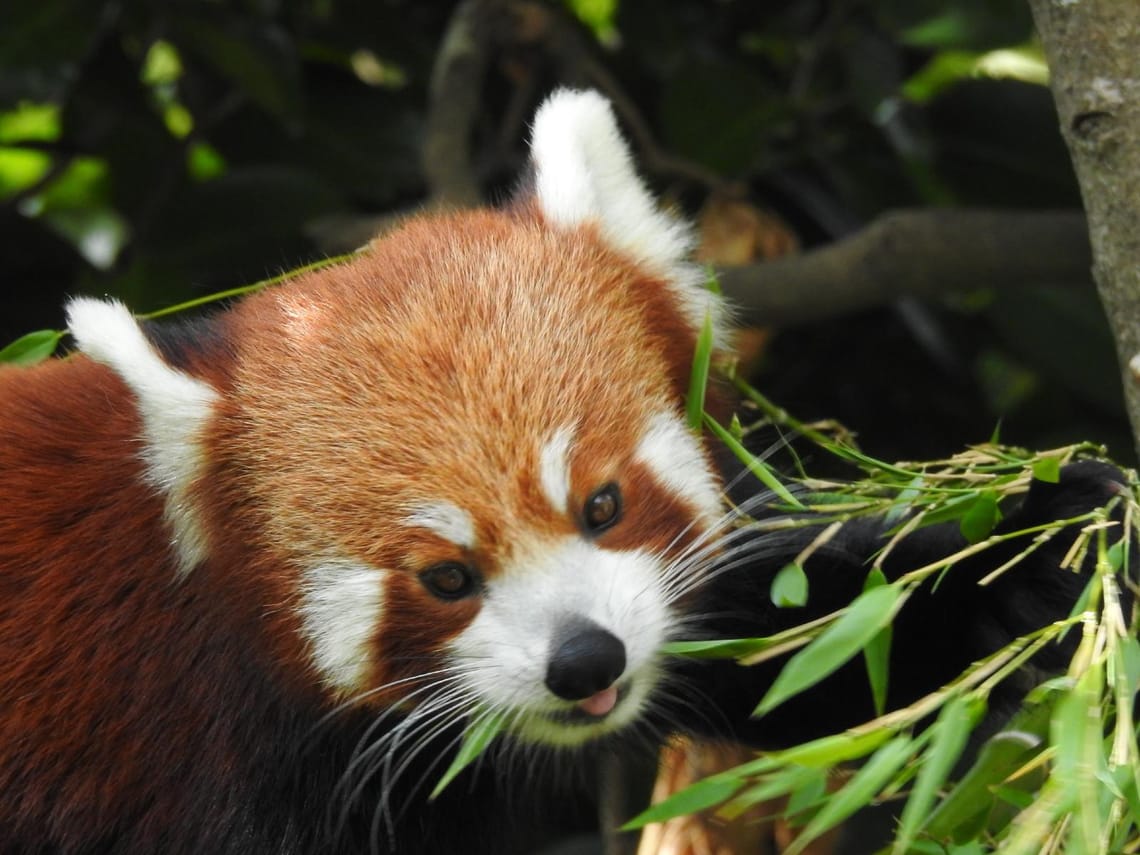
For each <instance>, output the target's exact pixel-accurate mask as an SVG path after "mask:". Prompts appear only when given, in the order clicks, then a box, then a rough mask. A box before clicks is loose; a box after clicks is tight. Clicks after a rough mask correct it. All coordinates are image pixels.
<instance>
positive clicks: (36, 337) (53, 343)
mask: <svg viewBox="0 0 1140 855" xmlns="http://www.w3.org/2000/svg"><path fill="white" fill-rule="evenodd" d="M61 338H63V333H61V332H57V331H56V330H36V332H30V333H28V334H27V335H22V336H20V337H19V338H18V339H16V340H15V341H14V342H12V343H11V344H9V345H8V346H7V347H5V348H4V349H3V350H0V362H7V363H9V364H12V365H35V364H36V363H37V362H43V361H44V360H45V359H47V358H48V357H49V356H51V355H52V354H53V353H55V349H56V348H57V347H58V346H59V340H60V339H61Z"/></svg>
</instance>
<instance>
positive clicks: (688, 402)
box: [685, 312, 713, 431]
mask: <svg viewBox="0 0 1140 855" xmlns="http://www.w3.org/2000/svg"><path fill="white" fill-rule="evenodd" d="M712 351H713V322H712V314H711V313H709V312H705V322H704V323H703V324H702V325H701V331H700V333H699V334H698V335H697V349H696V352H695V353H694V354H693V369H692V372H691V373H690V375H689V394H688V396H687V397H686V399H685V421H686V422H688V425H689V429H690V430H694V431H699V430H700V429H701V425H702V423H703V422H704V412H705V391H706V390H707V389H708V385H709V366H710V365H711V364H712Z"/></svg>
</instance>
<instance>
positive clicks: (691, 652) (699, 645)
mask: <svg viewBox="0 0 1140 855" xmlns="http://www.w3.org/2000/svg"><path fill="white" fill-rule="evenodd" d="M774 643H776V642H773V641H770V640H769V639H767V638H724V639H717V640H715V641H670V642H668V643H666V644H663V645H661V651H662V652H663V653H666V654H668V655H670V656H686V657H688V658H690V659H739V658H741V657H742V656H751V655H752V654H753V653H757V652H759V651H761V650H763V649H765V648H766V647H769V646H771V645H772V644H774Z"/></svg>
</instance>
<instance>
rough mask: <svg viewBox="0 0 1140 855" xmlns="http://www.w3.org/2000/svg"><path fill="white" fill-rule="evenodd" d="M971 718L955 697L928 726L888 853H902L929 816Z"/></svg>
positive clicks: (959, 752) (959, 751) (964, 704)
mask: <svg viewBox="0 0 1140 855" xmlns="http://www.w3.org/2000/svg"><path fill="white" fill-rule="evenodd" d="M974 721H975V717H974V715H973V714H972V712H971V709H970V704H969V702H968V701H967V700H966V699H965V698H963V697H960V696H959V697H955V698H952V699H951V700H950V702H949V703H947V704H946V706H944V707H943V708H942V712H941V713H939V715H938V720H937V721H935V722H934V724H933V725H931V729H932V736H931V743H930V748H929V749H928V750H927V751H926V753H925V754H924V755H923V757H922V766H921V767H920V768H919V771H918V777H917V778H916V779H915V782H914V787H913V788H912V789H911V792H910V798H908V799H907V802H906V807H905V808H903V813H902V819H901V820H900V822H899V830H898V833H897V834H896V835H895V845H894V849H893V850H892V851H893V852H894V853H896V855H902V853H904V852H906V850H907V846H909V845H910V842H911V841H912V840H913V839H914V837H915V834H916V833H917V832H918V829H919V826H920V825H921V824H922V822H923V820H925V819H926V818H927V817H928V816H929V815H930V808H931V806H932V805H933V804H934V799H935V796H936V795H937V792H938V789H939V788H940V787H941V786H942V785H943V784H944V783H945V782H946V778H947V776H948V775H949V774H950V771H951V770H952V769H953V768H954V764H955V763H956V762H957V761H958V758H959V757H960V756H961V755H962V750H963V749H964V748H965V747H966V738H967V737H968V736H969V735H970V730H971V729H972V728H973V724H974Z"/></svg>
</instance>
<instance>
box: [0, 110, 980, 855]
mask: <svg viewBox="0 0 1140 855" xmlns="http://www.w3.org/2000/svg"><path fill="white" fill-rule="evenodd" d="M531 156H532V162H533V163H532V166H533V176H532V183H531V185H530V186H531V189H530V191H529V192H528V193H527V194H526V195H525V196H524V197H523V198H522V199H521V200H519V201H518V202H517V203H516V204H514V205H512V206H509V207H508V208H506V209H504V210H499V211H492V210H478V211H472V212H459V213H451V214H433V215H425V216H421V217H417V218H413V219H411V220H410V221H409V222H407V223H406V224H405V225H403V226H402V227H401V228H399V229H398V230H397V231H395V232H394V233H393V234H391V235H390V236H387V237H384V238H383V239H379V240H377V241H376V242H374V243H373V244H372V245H371V246H370V247H368V248H367V250H366V251H362V252H360V253H359V254H357V255H356V256H354V257H353V258H352V259H351V260H349V261H345V262H342V263H338V264H335V265H332V266H329V267H326V268H324V269H321V270H319V271H316V272H309V273H303V274H299V275H297V276H296V277H295V278H293V279H292V280H290V281H288V282H286V283H284V284H281V285H279V286H276V287H273V288H270V289H267V290H265V291H262V292H259V293H256V294H254V295H252V296H249V297H247V298H246V299H244V300H242V301H240V302H238V303H236V304H235V305H233V306H232V307H230V308H228V309H227V310H225V311H223V312H221V313H219V314H217V315H215V316H213V317H210V318H206V319H203V320H199V321H195V322H191V323H188V324H186V325H184V326H175V327H159V326H153V325H140V324H139V323H138V322H136V320H135V319H134V317H132V315H131V314H130V312H129V311H128V310H127V308H125V307H124V306H123V305H121V304H119V303H116V302H113V301H100V300H93V299H88V298H79V299H75V300H73V301H72V302H71V303H70V304H69V306H68V309H67V311H68V319H69V329H70V332H71V334H72V336H73V337H74V339H75V341H76V343H77V344H78V349H79V351H80V352H79V353H76V354H73V355H71V356H70V357H67V358H64V359H60V360H55V361H51V362H48V363H45V364H41V365H39V366H35V367H30V368H14V367H7V368H3V369H2V370H0V402H2V406H0V411H2V413H3V418H2V419H0V473H2V478H0V674H2V675H3V676H2V678H0V850H2V851H5V852H60V853H87V852H109V853H158V852H162V853H183V852H185V853H203V852H211V853H226V852H232V853H239V852H240V853H284V854H285V855H292V854H293V853H295V855H302V853H318V852H319V853H324V852H367V851H377V852H385V851H391V852H412V853H428V855H430V853H452V852H465V853H474V852H496V853H504V852H505V853H510V852H530V851H534V848H533V847H535V846H537V845H538V844H539V843H540V842H541V841H543V840H545V839H547V838H548V837H549V835H550V834H551V833H552V830H560V829H567V828H582V827H588V825H589V822H590V811H591V798H590V795H589V789H590V781H589V779H588V776H587V774H586V773H581V774H579V773H576V772H575V771H574V768H573V767H577V766H579V765H581V766H582V767H583V768H585V766H586V764H587V763H588V757H589V753H590V746H592V745H607V744H609V743H608V742H607V740H609V739H610V738H611V737H614V736H615V735H619V734H622V733H628V732H632V733H634V734H635V735H636V737H637V738H638V739H640V740H641V741H642V742H643V743H648V744H649V745H653V744H656V743H657V742H658V741H659V740H660V739H661V738H662V737H663V736H665V735H666V734H667V732H668V730H669V729H670V728H674V727H677V728H683V727H687V726H693V727H697V728H700V727H703V726H705V725H707V724H715V722H714V719H717V718H718V717H719V718H721V719H724V720H725V722H726V724H728V726H729V727H730V729H731V728H736V729H737V731H738V732H739V733H742V734H743V735H744V736H745V737H747V738H750V739H752V738H754V739H756V741H762V740H763V738H764V737H766V736H768V735H770V734H768V733H761V732H760V731H759V730H757V729H756V727H754V725H753V724H752V723H751V722H750V720H749V715H748V714H749V711H750V710H751V707H752V705H753V704H754V702H755V700H756V698H757V697H759V694H758V692H757V691H756V690H755V681H756V680H758V679H768V678H769V677H770V675H765V674H764V673H763V672H757V674H758V675H759V676H752V677H750V681H751V682H749V683H748V685H747V686H746V685H745V684H744V683H742V682H741V681H740V680H739V679H738V678H736V677H734V676H732V675H731V674H729V673H728V672H727V671H725V670H724V668H723V667H721V666H711V667H710V668H709V669H708V670H707V671H703V672H701V673H702V674H705V675H706V676H705V677H703V678H702V677H701V676H700V675H694V674H682V675H681V676H680V677H676V678H675V679H674V678H673V677H671V676H670V674H671V672H670V666H669V665H668V663H665V662H664V661H663V659H662V657H661V654H660V653H659V650H660V648H661V646H662V644H663V643H664V642H666V641H668V640H671V639H675V638H678V637H680V636H683V635H686V634H687V633H690V632H693V631H695V630H696V627H697V624H698V623H699V622H700V621H701V620H702V619H703V618H705V617H708V616H710V615H715V614H716V613H717V610H718V609H720V610H721V611H723V612H725V613H727V612H729V611H731V609H730V608H729V607H728V606H727V605H725V604H726V603H730V604H731V606H732V608H735V609H737V610H738V612H739V614H738V616H740V615H742V616H743V619H744V620H745V621H746V622H748V629H750V630H752V634H756V635H758V634H761V633H762V632H763V631H765V630H767V629H770V628H771V627H772V625H773V622H774V621H776V620H778V618H775V617H773V616H772V614H771V610H770V609H768V608H765V606H764V605H763V604H764V603H765V601H766V599H767V589H766V587H765V582H764V579H765V578H770V576H769V577H765V576H764V575H763V572H761V571H757V573H756V574H754V575H751V576H748V577H747V578H743V577H738V578H737V579H736V582H735V584H737V585H738V587H736V588H722V589H719V590H721V591H722V594H721V601H720V605H719V606H717V605H716V604H715V602H714V601H713V600H708V601H704V602H703V603H700V604H698V603H699V598H697V597H698V594H699V593H700V592H701V590H702V585H703V580H704V579H705V578H706V577H709V576H710V575H711V572H710V568H711V566H712V565H713V563H714V561H715V558H714V556H715V554H716V553H717V552H718V551H720V552H723V551H724V550H723V549H722V547H723V545H724V538H723V537H722V535H723V531H724V529H725V525H726V521H727V520H728V519H729V517H727V516H726V515H725V512H724V510H723V507H722V503H723V494H722V491H723V482H722V480H721V477H720V475H719V474H718V470H717V466H716V465H715V461H714V454H713V451H712V450H711V449H710V448H709V447H708V446H706V444H705V440H704V439H703V438H702V437H700V436H698V435H697V434H695V433H694V432H693V431H691V430H690V429H689V428H688V427H687V426H686V424H685V421H684V418H683V405H684V394H685V390H686V386H687V384H688V377H689V372H690V367H689V366H690V360H691V354H692V351H693V348H694V344H695V342H696V339H697V336H698V331H699V330H700V329H701V327H702V325H703V324H704V323H705V319H706V317H708V318H711V319H712V321H713V324H714V327H715V329H716V339H717V342H718V344H719V345H721V346H723V345H724V344H725V342H726V337H727V333H726V312H725V309H724V308H723V307H722V306H721V305H720V302H719V299H718V298H717V297H716V296H715V295H714V294H713V293H711V292H710V291H708V290H706V288H705V287H704V286H703V284H702V279H703V277H702V275H701V271H700V270H698V269H697V268H695V267H694V266H693V265H692V264H691V263H690V262H689V260H688V253H689V250H690V237H689V232H688V231H687V229H686V227H685V226H684V225H683V224H681V223H679V222H678V221H675V220H674V219H673V218H671V217H670V216H668V215H666V214H664V213H662V212H661V211H659V210H658V208H657V207H656V205H655V203H654V200H653V199H652V197H651V196H650V194H649V193H648V191H647V190H646V188H645V186H644V185H643V184H642V182H641V181H640V179H639V178H638V176H637V174H636V172H635V170H634V167H633V164H632V159H631V157H630V154H629V152H628V150H627V148H626V146H625V144H624V142H623V141H622V139H621V137H620V135H619V132H618V129H617V126H616V123H615V120H614V117H613V114H612V112H611V110H610V107H609V105H608V104H607V103H606V102H605V101H604V99H602V98H601V97H600V96H598V95H596V94H593V93H587V92H572V91H562V92H559V93H556V94H555V95H553V96H552V97H551V98H550V99H549V100H548V101H547V102H546V103H545V104H544V106H543V107H542V108H541V109H540V110H539V112H538V114H537V116H536V118H535V120H534V125H533V135H532V139H531ZM778 546H779V545H778V544H769V545H767V546H764V547H762V548H757V549H756V550H755V551H754V552H753V553H750V554H748V555H746V556H745V559H747V560H745V559H741V558H740V555H741V554H742V553H741V552H740V549H741V547H739V546H737V547H735V550H736V551H735V552H733V555H734V557H735V559H736V560H735V561H734V566H735V565H740V564H747V563H748V562H749V561H751V562H752V563H754V564H756V565H758V566H761V567H767V566H770V565H773V564H774V565H775V566H776V567H777V569H778V567H779V566H781V564H782V560H781V559H778V557H777V553H778ZM795 548H796V549H798V547H795ZM873 549H874V546H857V547H852V548H851V550H850V554H848V552H847V551H844V550H836V551H834V552H833V553H832V559H833V560H834V561H837V562H844V561H847V562H852V561H853V562H854V563H855V564H858V562H859V560H860V558H859V556H861V555H867V554H870V553H871V552H872V551H873ZM860 550H862V551H860ZM825 551H826V550H825ZM899 553H900V554H905V550H902V549H900V550H899ZM792 554H794V552H793V553H792ZM851 556H854V558H852V557H851ZM821 560H823V559H821ZM731 576H732V574H730V573H724V574H722V575H721V577H720V578H721V579H724V580H729V579H730V578H731ZM859 584H861V576H860V577H858V578H856V576H855V575H854V574H852V575H851V576H850V578H849V579H848V580H847V581H842V580H839V581H836V582H835V584H834V585H832V586H831V588H830V593H828V594H827V595H826V596H824V597H823V598H822V603H823V604H824V605H826V604H827V602H828V601H829V599H834V598H837V597H844V596H847V597H850V596H851V595H852V590H854V591H857V589H858V585H859ZM852 586H854V588H853V589H852ZM948 587H949V586H948ZM849 589H851V590H849ZM958 655H959V656H962V655H966V654H965V653H960V654H958ZM967 661H968V660H967ZM702 679H703V680H704V682H701V681H702ZM686 681H689V682H686ZM851 691H852V692H856V693H857V692H858V689H852V690H851ZM864 692H865V690H864ZM702 699H708V700H709V701H710V704H709V705H707V706H706V707H705V708H703V709H701V708H700V707H701V703H702ZM659 701H660V702H661V704H660V705H659V704H658V702H659ZM669 701H672V702H673V703H672V706H670V704H669ZM865 706H866V704H863V703H862V702H860V703H855V702H854V701H853V702H852V704H851V708H852V709H851V710H850V711H848V710H844V711H842V712H843V715H844V716H846V715H847V714H848V713H850V714H851V715H854V714H855V712H854V711H855V710H856V708H857V709H863V708H864V707H865ZM655 710H668V711H667V712H664V713H660V712H658V713H655ZM694 710H696V712H694ZM831 712H833V711H827V713H825V716H824V718H825V719H826V721H823V722H821V721H819V720H818V718H817V717H813V718H812V720H811V723H810V725H809V723H808V719H807V718H804V719H802V720H801V719H800V718H799V717H798V716H797V715H796V714H789V715H788V717H787V718H786V719H785V721H784V723H783V724H782V725H778V726H779V727H780V728H782V729H783V730H785V731H786V732H787V738H794V737H797V736H799V735H800V733H799V731H801V730H804V729H807V728H809V727H811V728H814V729H818V728H820V727H824V726H829V725H830V723H831V719H830V717H828V716H830V714H831ZM485 714H495V715H498V716H501V717H502V718H503V719H504V721H505V722H506V731H507V736H506V741H508V742H509V744H510V745H513V746H521V747H515V748H513V749H512V748H510V747H507V748H505V749H504V750H503V751H501V752H500V755H505V756H498V755H496V756H492V757H490V758H488V760H487V763H485V764H483V765H481V766H480V767H479V768H475V769H471V770H468V771H467V772H465V773H464V777H463V778H461V779H460V780H459V781H457V782H455V783H454V784H453V785H452V786H451V787H450V788H448V789H447V790H445V791H444V792H443V794H442V795H441V796H440V797H439V798H438V799H437V800H435V801H431V800H429V799H428V798H427V792H428V791H429V790H430V788H431V782H432V780H434V778H435V777H437V776H438V775H439V774H440V773H441V772H442V770H443V768H444V767H445V765H446V759H445V757H446V756H447V754H448V752H449V751H453V750H454V746H455V741H456V738H457V735H458V733H459V731H460V729H461V728H462V726H463V723H464V721H465V720H466V719H467V718H469V717H471V716H479V715H485ZM655 714H656V715H657V717H656V718H654V715H655ZM686 716H689V717H691V718H692V719H696V720H697V721H695V723H693V722H690V721H688V720H687V719H686ZM777 721H778V719H777ZM765 726H768V725H765ZM777 738H778V737H777ZM543 747H549V748H550V749H552V750H551V751H550V752H547V753H545V754H544V753H542V751H544V750H545V749H544V748H543ZM540 749H541V750H540ZM566 749H573V750H572V751H567V750H566ZM512 751H513V752H515V753H514V754H512ZM492 754H493V755H494V754H495V752H494V751H492ZM544 757H549V758H553V759H544ZM559 758H570V759H568V760H560V759H559ZM496 759H499V760H503V762H505V763H506V768H507V769H509V770H513V774H505V775H504V774H499V772H498V771H496V769H497V767H496V765H495V761H496ZM513 764H517V765H513ZM568 767H570V768H569V769H568ZM548 772H553V775H552V777H554V778H562V779H565V780H563V781H562V786H563V788H564V790H563V791H569V792H571V793H572V796H568V797H566V798H564V799H563V798H562V797H561V796H552V795H551V793H552V790H551V789H550V787H549V786H547V784H546V783H545V781H546V777H548V776H547V775H546V773H548ZM576 776H577V777H576ZM553 792H555V793H557V792H560V791H558V790H554V791H553Z"/></svg>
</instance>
